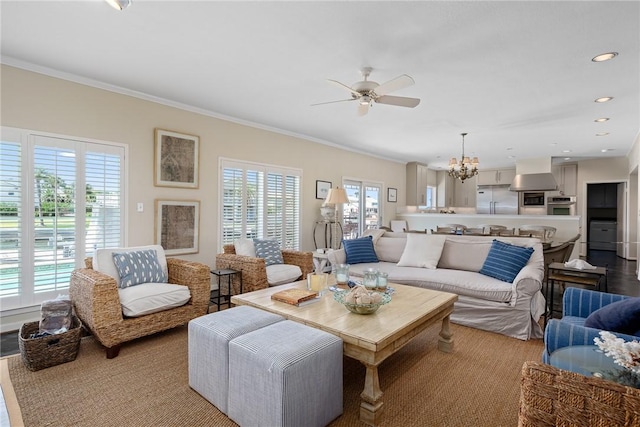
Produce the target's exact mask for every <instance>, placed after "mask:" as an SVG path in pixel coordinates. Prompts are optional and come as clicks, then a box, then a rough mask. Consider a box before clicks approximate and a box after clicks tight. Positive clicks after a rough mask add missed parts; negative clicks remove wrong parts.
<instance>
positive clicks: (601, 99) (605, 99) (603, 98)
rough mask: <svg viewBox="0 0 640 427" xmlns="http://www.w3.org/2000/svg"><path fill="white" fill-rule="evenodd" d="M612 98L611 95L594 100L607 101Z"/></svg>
mask: <svg viewBox="0 0 640 427" xmlns="http://www.w3.org/2000/svg"><path fill="white" fill-rule="evenodd" d="M612 99H613V96H603V97H602V98H598V99H596V100H595V102H609V101H611V100H612Z"/></svg>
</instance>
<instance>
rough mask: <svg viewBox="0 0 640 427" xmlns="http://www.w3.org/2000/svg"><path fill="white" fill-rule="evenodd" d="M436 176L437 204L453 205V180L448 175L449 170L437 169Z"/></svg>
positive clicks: (441, 206)
mask: <svg viewBox="0 0 640 427" xmlns="http://www.w3.org/2000/svg"><path fill="white" fill-rule="evenodd" d="M436 177H437V199H438V200H437V202H436V204H437V206H438V207H440V208H448V207H449V206H454V192H455V182H453V181H454V179H453V177H452V176H450V175H449V171H438V172H437V173H436Z"/></svg>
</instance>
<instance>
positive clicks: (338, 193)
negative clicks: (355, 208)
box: [324, 187, 349, 205]
mask: <svg viewBox="0 0 640 427" xmlns="http://www.w3.org/2000/svg"><path fill="white" fill-rule="evenodd" d="M324 202H325V203H331V204H333V205H335V204H338V203H349V198H348V197H347V191H346V190H345V189H344V188H338V187H336V188H331V189H329V193H327V198H326V199H325V201H324Z"/></svg>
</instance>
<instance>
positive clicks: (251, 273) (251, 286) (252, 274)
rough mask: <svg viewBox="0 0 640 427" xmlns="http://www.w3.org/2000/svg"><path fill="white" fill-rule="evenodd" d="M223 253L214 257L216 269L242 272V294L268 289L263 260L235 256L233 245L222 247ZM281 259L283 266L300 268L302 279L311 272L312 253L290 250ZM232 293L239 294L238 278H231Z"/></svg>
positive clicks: (283, 253) (284, 252)
mask: <svg viewBox="0 0 640 427" xmlns="http://www.w3.org/2000/svg"><path fill="white" fill-rule="evenodd" d="M223 250H224V253H221V254H217V255H216V268H230V269H232V270H238V271H241V272H242V292H251V291H256V290H258V289H266V288H268V287H269V282H268V281H267V269H266V266H265V263H264V259H263V258H253V257H249V256H243V255H237V254H236V248H235V246H234V245H233V244H228V245H224V246H223ZM282 258H283V259H284V263H285V264H293V265H297V266H298V267H300V270H302V277H301V278H305V277H307V274H309V273H311V272H312V271H313V253H311V252H302V251H294V250H291V249H283V250H282ZM232 283H233V285H232V286H233V293H234V294H239V293H240V278H239V277H237V275H235V276H234V277H233V282H232Z"/></svg>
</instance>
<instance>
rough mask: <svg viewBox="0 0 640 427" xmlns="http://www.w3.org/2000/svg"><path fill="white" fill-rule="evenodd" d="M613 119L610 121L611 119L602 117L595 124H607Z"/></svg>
mask: <svg viewBox="0 0 640 427" xmlns="http://www.w3.org/2000/svg"><path fill="white" fill-rule="evenodd" d="M609 120H611V119H609V117H600V118H599V119H595V120H594V122H598V123H602V122H607V121H609Z"/></svg>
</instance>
